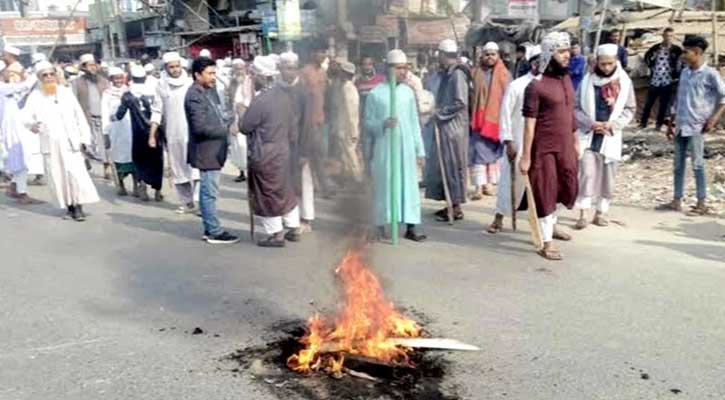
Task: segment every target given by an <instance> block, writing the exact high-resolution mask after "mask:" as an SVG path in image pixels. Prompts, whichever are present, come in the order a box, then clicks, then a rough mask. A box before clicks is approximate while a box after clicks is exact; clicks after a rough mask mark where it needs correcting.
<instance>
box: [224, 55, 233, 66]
mask: <svg viewBox="0 0 725 400" xmlns="http://www.w3.org/2000/svg"><path fill="white" fill-rule="evenodd" d="M224 66H225V67H231V66H232V58H231V57H224Z"/></svg>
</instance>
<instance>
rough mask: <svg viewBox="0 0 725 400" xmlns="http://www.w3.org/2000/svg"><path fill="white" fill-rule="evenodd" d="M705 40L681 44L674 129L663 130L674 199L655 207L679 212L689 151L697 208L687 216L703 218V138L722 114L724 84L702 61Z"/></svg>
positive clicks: (705, 190) (704, 192)
mask: <svg viewBox="0 0 725 400" xmlns="http://www.w3.org/2000/svg"><path fill="white" fill-rule="evenodd" d="M707 46H708V43H707V41H706V40H705V39H704V38H702V37H700V36H690V37H688V38H686V39H685V41H684V43H683V47H684V53H683V54H682V61H683V63H684V64H685V65H686V67H685V68H684V70H683V71H682V75H681V76H680V83H679V86H678V88H677V99H676V101H675V105H674V108H675V109H674V115H675V127H674V129H673V127H672V126H670V127H669V129H668V130H667V137H668V138H669V139H670V140H674V142H675V155H674V175H675V178H674V184H675V193H674V199H673V200H672V201H671V202H670V203H666V204H663V205H661V206H659V207H658V209H659V210H673V211H681V210H682V198H683V197H684V183H685V161H686V160H687V151H688V150H689V151H690V157H691V158H692V168H693V170H694V171H695V183H696V186H697V205H695V206H694V207H692V209H691V210H690V212H689V213H688V215H693V216H696V215H705V214H707V213H708V208H707V206H706V205H705V199H706V198H707V188H706V180H705V159H704V152H705V151H704V150H705V137H704V135H705V134H707V133H708V132H710V131H712V130H713V129H714V128H715V126H716V125H717V124H718V122H719V121H720V118H721V117H722V115H723V113H724V112H725V83H723V80H722V78H721V77H720V74H719V73H718V71H717V70H716V69H715V68H712V67H710V66H708V65H707V63H706V62H705V50H706V49H707Z"/></svg>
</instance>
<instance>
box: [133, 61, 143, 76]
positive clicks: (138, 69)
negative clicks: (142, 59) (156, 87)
mask: <svg viewBox="0 0 725 400" xmlns="http://www.w3.org/2000/svg"><path fill="white" fill-rule="evenodd" d="M131 76H132V77H134V78H145V77H146V70H145V69H144V68H143V67H142V66H140V65H138V64H134V65H132V66H131Z"/></svg>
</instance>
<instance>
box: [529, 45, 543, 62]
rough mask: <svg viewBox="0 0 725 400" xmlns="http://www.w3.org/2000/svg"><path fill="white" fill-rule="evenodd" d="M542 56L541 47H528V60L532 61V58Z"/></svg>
mask: <svg viewBox="0 0 725 400" xmlns="http://www.w3.org/2000/svg"><path fill="white" fill-rule="evenodd" d="M540 55H541V46H539V45H538V44H537V45H536V46H528V47H526V60H528V61H531V59H532V58H534V57H538V56H540Z"/></svg>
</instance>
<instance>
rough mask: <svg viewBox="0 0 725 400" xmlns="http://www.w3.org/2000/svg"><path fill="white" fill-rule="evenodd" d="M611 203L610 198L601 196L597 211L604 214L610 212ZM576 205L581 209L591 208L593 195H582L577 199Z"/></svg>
mask: <svg viewBox="0 0 725 400" xmlns="http://www.w3.org/2000/svg"><path fill="white" fill-rule="evenodd" d="M610 203H611V200H610V199H607V198H604V197H600V198H599V202H598V203H597V211H599V212H600V213H602V214H606V213H608V212H609V204H610ZM576 207H577V208H578V209H580V210H589V209H591V208H592V198H591V197H580V198H578V199H577V201H576Z"/></svg>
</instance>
